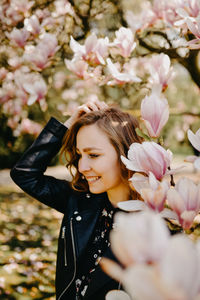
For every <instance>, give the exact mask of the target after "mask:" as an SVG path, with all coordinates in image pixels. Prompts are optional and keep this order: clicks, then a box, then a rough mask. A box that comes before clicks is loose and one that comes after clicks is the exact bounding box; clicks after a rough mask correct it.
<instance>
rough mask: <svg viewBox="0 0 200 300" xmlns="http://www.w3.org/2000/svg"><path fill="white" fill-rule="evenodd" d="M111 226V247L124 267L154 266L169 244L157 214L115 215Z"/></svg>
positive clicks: (166, 232)
mask: <svg viewBox="0 0 200 300" xmlns="http://www.w3.org/2000/svg"><path fill="white" fill-rule="evenodd" d="M114 223H115V227H114V230H113V231H112V232H111V234H110V241H111V247H112V250H113V252H114V254H115V255H116V257H117V258H118V259H119V260H120V261H121V262H122V264H123V265H124V266H126V267H128V266H130V265H132V264H135V263H155V262H157V261H159V260H160V259H161V257H162V255H163V252H164V251H165V248H166V246H167V244H168V241H169V231H168V229H167V227H166V226H165V224H164V221H163V220H162V219H161V218H160V217H159V216H158V215H157V214H154V213H153V212H150V211H147V212H141V213H137V214H135V213H130V214H128V215H127V214H126V213H118V214H116V216H115V219H114ZM127 228H128V230H127Z"/></svg>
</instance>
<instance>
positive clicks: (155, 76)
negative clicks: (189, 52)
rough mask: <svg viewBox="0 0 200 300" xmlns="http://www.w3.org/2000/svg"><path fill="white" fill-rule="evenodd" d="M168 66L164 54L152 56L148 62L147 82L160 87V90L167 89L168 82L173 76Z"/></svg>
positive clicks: (167, 57) (168, 63) (167, 58)
mask: <svg viewBox="0 0 200 300" xmlns="http://www.w3.org/2000/svg"><path fill="white" fill-rule="evenodd" d="M170 64H171V62H170V58H169V56H168V55H166V54H164V53H161V54H157V55H153V56H152V58H151V59H150V61H149V65H148V67H149V73H150V79H149V81H150V82H151V83H152V84H153V85H161V86H162V90H165V89H166V88H167V86H168V83H169V81H170V80H171V79H172V77H173V75H174V74H173V72H172V68H171V67H170Z"/></svg>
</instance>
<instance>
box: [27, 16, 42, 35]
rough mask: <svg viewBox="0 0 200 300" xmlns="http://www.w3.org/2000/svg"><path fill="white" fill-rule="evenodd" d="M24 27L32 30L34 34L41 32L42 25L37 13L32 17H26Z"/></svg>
mask: <svg viewBox="0 0 200 300" xmlns="http://www.w3.org/2000/svg"><path fill="white" fill-rule="evenodd" d="M24 27H25V28H26V30H27V31H29V32H31V33H32V34H33V35H34V36H36V35H38V34H39V33H40V30H41V27H40V22H39V20H38V17H37V16H36V15H32V16H31V17H30V18H26V19H25V20H24Z"/></svg>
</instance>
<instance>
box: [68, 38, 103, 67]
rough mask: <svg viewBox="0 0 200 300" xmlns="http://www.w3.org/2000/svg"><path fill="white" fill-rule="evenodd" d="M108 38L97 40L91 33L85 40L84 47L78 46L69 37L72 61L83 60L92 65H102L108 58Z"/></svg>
mask: <svg viewBox="0 0 200 300" xmlns="http://www.w3.org/2000/svg"><path fill="white" fill-rule="evenodd" d="M108 43H109V41H108V38H107V37H106V38H104V39H98V38H97V37H96V35H95V34H94V33H92V34H91V35H90V36H89V37H87V39H86V40H85V44H84V45H80V44H79V43H78V42H76V41H75V40H74V39H73V37H72V36H71V40H70V47H71V49H72V51H73V52H74V59H75V60H80V59H83V60H85V61H87V62H88V63H90V64H92V65H98V64H103V65H105V61H104V59H105V58H106V57H107V56H108Z"/></svg>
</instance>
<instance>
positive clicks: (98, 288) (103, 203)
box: [11, 101, 141, 300]
mask: <svg viewBox="0 0 200 300" xmlns="http://www.w3.org/2000/svg"><path fill="white" fill-rule="evenodd" d="M136 127H138V122H137V120H136V119H135V118H134V117H132V116H131V115H129V114H127V113H124V112H122V111H120V110H118V109H116V108H109V107H108V106H107V105H106V104H105V103H104V102H99V101H95V102H88V103H86V104H85V105H82V106H80V107H78V109H77V110H76V112H75V113H74V114H73V115H72V116H71V117H70V118H69V119H68V120H67V122H66V123H65V124H64V125H63V124H62V123H60V122H58V121H57V120H56V119H54V118H51V119H50V121H49V122H48V123H47V125H46V126H45V128H44V129H43V130H42V132H41V133H40V135H39V136H38V138H37V139H36V140H35V142H34V143H33V145H32V146H31V147H30V148H29V149H28V150H27V151H26V152H25V154H24V155H23V157H22V158H21V159H20V160H19V161H18V162H17V164H16V165H15V166H14V168H13V169H12V170H11V177H12V179H13V180H14V181H15V183H16V184H18V185H19V186H20V187H21V188H22V189H23V190H24V191H25V192H27V193H28V194H29V195H31V196H33V197H35V198H36V199H38V200H39V201H41V202H42V203H44V204H46V205H48V206H50V207H52V208H55V209H56V210H58V211H59V212H62V213H63V214H64V216H63V220H62V224H61V230H60V235H59V240H58V254H57V268H56V299H58V300H61V299H67V300H74V299H95V300H103V299H105V295H106V293H107V292H108V291H109V290H112V289H117V288H120V286H119V283H117V282H116V281H114V280H113V279H111V278H109V277H108V276H107V275H106V274H105V273H104V272H103V271H102V270H101V268H100V266H99V264H98V263H99V260H100V258H101V257H102V256H104V257H109V258H111V259H115V258H114V256H113V254H112V252H111V250H110V247H109V246H110V243H109V232H110V229H112V223H113V214H114V213H115V212H116V210H117V208H116V207H117V203H118V202H119V201H126V200H128V199H130V198H133V197H134V196H133V195H131V193H133V192H131V189H130V188H129V184H128V178H129V177H130V174H129V172H130V171H128V170H127V169H126V168H125V166H124V165H123V164H122V162H121V160H120V156H121V155H124V156H126V155H127V152H128V149H129V146H130V145H131V144H132V143H133V142H141V140H140V138H139V137H138V136H137V134H136V131H135V129H136ZM61 147H62V150H61V153H62V154H63V153H64V154H65V156H66V158H67V161H68V164H67V166H68V168H69V170H70V171H71V174H72V181H71V182H67V181H65V180H59V179H56V178H54V177H51V176H46V175H44V172H45V170H46V168H47V166H48V164H49V162H50V161H51V159H52V158H53V157H54V156H55V155H56V153H57V152H58V151H59V150H60V149H61Z"/></svg>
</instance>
